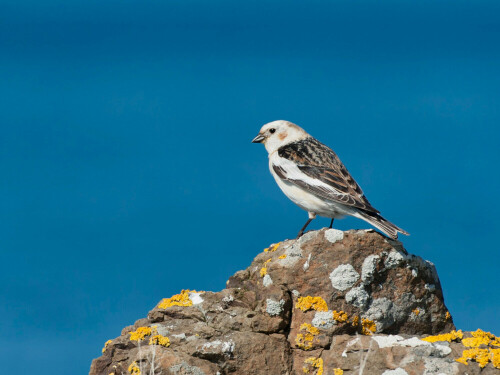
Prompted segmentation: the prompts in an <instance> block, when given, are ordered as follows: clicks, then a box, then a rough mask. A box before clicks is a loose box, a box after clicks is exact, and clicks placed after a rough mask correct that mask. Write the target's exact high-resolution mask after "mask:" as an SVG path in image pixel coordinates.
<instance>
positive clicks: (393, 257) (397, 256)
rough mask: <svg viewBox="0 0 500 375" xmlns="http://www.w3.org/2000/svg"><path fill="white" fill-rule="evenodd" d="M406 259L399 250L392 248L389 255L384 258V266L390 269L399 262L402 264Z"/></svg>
mask: <svg viewBox="0 0 500 375" xmlns="http://www.w3.org/2000/svg"><path fill="white" fill-rule="evenodd" d="M405 259H406V256H405V255H404V254H402V253H401V252H399V251H396V250H392V251H391V252H390V253H389V255H387V258H385V262H384V265H385V268H387V269H391V268H396V267H398V266H399V265H400V264H402V263H403V262H404V261H405Z"/></svg>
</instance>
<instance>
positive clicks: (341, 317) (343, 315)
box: [333, 310, 349, 323]
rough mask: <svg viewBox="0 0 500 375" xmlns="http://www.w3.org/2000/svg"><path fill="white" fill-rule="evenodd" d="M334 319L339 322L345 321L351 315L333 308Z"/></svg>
mask: <svg viewBox="0 0 500 375" xmlns="http://www.w3.org/2000/svg"><path fill="white" fill-rule="evenodd" d="M333 319H335V320H336V321H337V322H338V323H345V322H347V320H348V319H349V316H348V315H347V313H346V312H344V311H342V310H340V311H338V312H337V310H333Z"/></svg>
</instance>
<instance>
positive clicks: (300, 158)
mask: <svg viewBox="0 0 500 375" xmlns="http://www.w3.org/2000/svg"><path fill="white" fill-rule="evenodd" d="M278 156H279V158H275V159H273V162H272V168H273V170H274V172H275V173H276V174H277V175H278V177H279V178H281V179H282V180H284V181H288V182H290V183H293V184H295V185H297V186H299V187H301V188H302V189H304V190H306V191H308V192H310V193H312V194H314V195H317V196H319V197H321V198H323V199H328V200H331V201H336V202H339V203H343V204H345V205H348V206H352V207H356V208H360V209H362V210H365V211H368V212H373V213H378V212H379V211H377V210H376V209H375V208H374V207H373V206H372V205H371V204H370V202H369V201H368V199H366V197H365V195H364V194H363V191H362V190H361V188H360V187H359V185H358V184H357V183H356V181H354V179H353V178H352V176H351V175H350V174H349V172H348V171H347V168H346V167H345V166H344V164H342V162H341V161H340V159H339V158H338V156H337V155H336V154H335V152H333V150H332V149H330V148H329V147H327V146H325V145H324V144H322V143H320V142H319V141H317V140H316V139H314V138H312V137H311V138H306V139H303V140H301V141H297V142H293V143H289V144H288V145H285V146H283V147H280V148H279V149H278Z"/></svg>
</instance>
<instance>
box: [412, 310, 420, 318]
mask: <svg viewBox="0 0 500 375" xmlns="http://www.w3.org/2000/svg"><path fill="white" fill-rule="evenodd" d="M412 312H413V313H414V314H415V316H418V314H420V310H419V309H418V308H416V309H415V310H412Z"/></svg>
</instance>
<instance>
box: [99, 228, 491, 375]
mask: <svg viewBox="0 0 500 375" xmlns="http://www.w3.org/2000/svg"><path fill="white" fill-rule="evenodd" d="M454 329H455V327H454V325H453V321H452V318H451V315H450V313H449V312H448V310H447V308H446V306H445V304H444V300H443V293H442V290H441V285H440V282H439V278H438V275H437V272H436V269H435V267H434V265H433V264H432V263H430V262H428V261H425V260H423V259H422V258H420V257H417V256H414V255H411V254H408V253H407V252H406V251H405V250H404V248H403V247H402V245H401V243H400V242H397V241H393V240H389V239H387V238H386V237H384V236H382V235H381V234H379V233H377V232H374V231H348V232H341V231H338V230H335V229H322V230H320V231H312V232H308V233H306V234H305V235H304V236H302V237H301V238H300V239H299V240H289V241H284V242H282V243H279V244H276V245H273V246H271V247H270V248H268V249H266V250H265V251H264V252H262V253H260V254H259V255H257V257H256V258H255V259H254V261H253V262H252V264H251V265H250V266H249V267H248V268H247V269H246V270H244V271H239V272H237V273H236V274H235V275H234V276H232V277H231V278H230V279H229V281H228V282H227V288H226V289H224V290H222V291H220V292H217V293H213V292H195V291H182V292H181V293H180V294H179V295H176V296H173V297H171V298H168V299H164V300H162V301H160V303H159V304H158V305H157V307H155V308H154V309H153V310H152V311H150V312H149V314H148V316H147V318H144V319H140V320H138V321H137V322H136V323H135V324H134V325H133V326H129V327H126V328H124V329H123V331H122V334H121V336H120V337H118V338H116V339H114V340H110V341H108V342H107V343H106V345H105V348H104V349H103V355H102V356H101V357H100V358H97V359H95V360H94V361H93V362H92V366H91V370H90V374H91V375H101V374H103V375H104V374H105V375H109V374H114V375H119V374H136V375H137V374H153V373H154V374H159V373H162V374H172V375H181V374H186V375H187V374H193V375H203V374H206V375H208V374H220V375H222V374H271V375H279V374H283V375H285V374H289V375H291V374H304V373H309V374H317V375H330V374H333V375H340V374H346V375H348V374H366V375H381V374H383V375H405V374H407V375H417V374H418V375H420V374H426V375H427V374H429V375H430V374H436V375H438V374H446V375H448V374H469V375H472V374H479V373H481V374H499V373H500V370H498V369H496V368H495V367H494V366H495V364H498V366H499V367H500V363H498V362H499V361H500V359H499V357H500V353H498V356H495V353H497V352H495V350H498V349H497V348H498V347H500V341H495V340H498V338H494V336H492V335H491V337H490V336H488V337H490V338H489V339H488V340H489V341H488V342H487V343H486V341H484V340H487V339H484V340H483V341H481V340H482V339H478V340H479V341H480V342H476V341H477V340H476V341H474V345H475V344H477V345H476V346H471V345H468V346H464V343H468V344H471V343H472V341H470V340H475V337H476V336H473V337H472V338H471V339H470V340H469V339H467V336H471V335H470V334H469V335H467V334H465V335H464V336H463V338H465V339H464V340H462V342H460V341H461V339H462V337H457V336H459V335H458V334H452V335H451V336H450V335H447V336H446V335H445V336H443V337H437V338H435V337H434V338H433V337H431V338H429V339H428V340H429V341H435V342H429V341H424V340H422V338H424V337H426V336H428V335H436V334H440V333H447V332H450V331H453V330H454ZM453 332H454V331H453ZM481 332H482V331H481ZM455 333H456V332H455ZM460 335H461V333H460ZM481 337H483V336H481ZM443 340H444V341H443ZM467 340H469V341H467ZM496 343H498V344H499V345H498V346H495V344H496ZM471 348H473V350H476V351H475V352H467V353H465V352H464V350H471ZM485 356H486V357H485ZM461 357H462V360H461V362H462V363H461V362H457V361H456V359H458V358H461ZM464 358H465V359H464ZM476 362H478V363H476ZM464 363H467V365H466V364H464ZM479 364H481V365H484V368H480V367H479Z"/></svg>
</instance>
